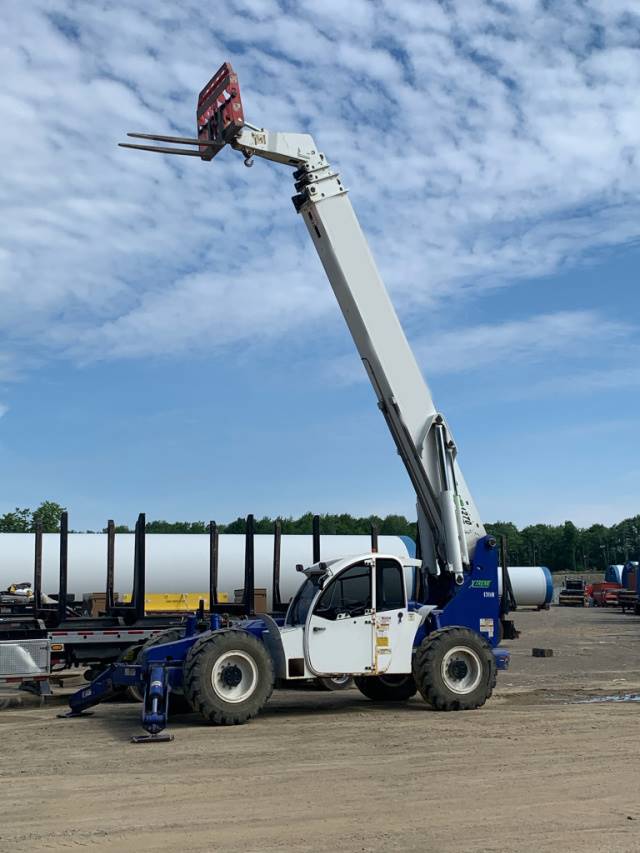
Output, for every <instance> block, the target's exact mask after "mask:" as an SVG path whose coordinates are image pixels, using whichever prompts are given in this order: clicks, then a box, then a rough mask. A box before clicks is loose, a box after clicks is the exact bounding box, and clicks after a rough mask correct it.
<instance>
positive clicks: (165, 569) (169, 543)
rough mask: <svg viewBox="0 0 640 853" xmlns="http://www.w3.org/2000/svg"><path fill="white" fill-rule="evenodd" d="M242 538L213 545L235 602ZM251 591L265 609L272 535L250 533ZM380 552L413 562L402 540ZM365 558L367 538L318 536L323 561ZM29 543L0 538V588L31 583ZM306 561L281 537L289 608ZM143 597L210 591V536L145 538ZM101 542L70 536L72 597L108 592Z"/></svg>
mask: <svg viewBox="0 0 640 853" xmlns="http://www.w3.org/2000/svg"><path fill="white" fill-rule="evenodd" d="M42 539H43V543H42V589H43V592H45V593H47V594H51V593H53V594H55V593H57V591H58V572H59V569H60V537H59V536H58V535H57V534H56V533H45V534H44V535H43V537H42ZM133 543H134V536H133V534H132V533H118V534H116V542H115V571H114V577H115V583H114V588H115V591H116V592H118V593H121V594H125V593H130V592H131V588H132V584H133ZM244 546H245V537H244V534H240V533H239V534H234V533H222V534H220V540H219V554H220V557H219V574H218V591H219V592H225V593H227V594H228V595H229V598H230V600H231V601H233V592H234V590H235V589H240V588H242V586H243V583H244ZM254 547H255V586H256V587H257V588H266V590H267V595H268V605H269V606H271V586H272V574H273V536H272V535H270V534H256V536H255V541H254ZM378 550H379V552H380V553H385V554H394V555H396V556H398V557H408V556H409V557H413V556H414V553H415V551H414V547H413V542H412V541H411V539H409V538H408V537H402V536H378ZM370 551H371V538H370V537H369V536H340V535H337V536H330V535H326V536H322V537H321V544H320V555H321V559H322V560H331V559H335V558H338V557H348V556H349V555H351V554H365V553H369V552H370ZM33 553H34V536H33V534H29V533H0V589H6V588H7V587H8V586H9V585H10V584H13V583H21V582H22V581H29V582H32V581H33ZM311 561H312V543H311V536H308V535H302V534H300V535H283V536H282V540H281V558H280V566H281V568H280V594H281V597H282V600H283V601H288V600H289V599H290V598H291V597H292V596H293V594H294V593H295V592H296V590H297V589H298V587H299V586H300V584H301V582H302V580H303V578H302V577H301V576H300V573H299V572H297V571H296V568H295V567H296V564H297V563H302V564H303V565H305V566H307V565H309V564H310V563H311ZM146 564H147V571H146V591H147V593H162V592H179V593H182V592H184V593H186V592H202V593H206V592H207V591H208V589H209V536H208V535H207V534H199V533H193V534H183V533H182V534H181V533H148V534H147V536H146ZM106 567H107V537H106V534H101V533H70V534H69V568H68V589H69V592H72V593H75V594H76V596H78V595H81V594H82V593H87V592H101V591H103V590H104V589H105V586H106V575H107V568H106Z"/></svg>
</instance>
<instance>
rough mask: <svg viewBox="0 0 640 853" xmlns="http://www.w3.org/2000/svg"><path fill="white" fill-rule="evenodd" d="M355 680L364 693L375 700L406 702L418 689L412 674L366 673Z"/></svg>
mask: <svg viewBox="0 0 640 853" xmlns="http://www.w3.org/2000/svg"><path fill="white" fill-rule="evenodd" d="M354 681H355V683H356V687H357V688H358V690H359V691H360V692H361V693H362V695H363V696H366V697H367V699H371V700H372V701H373V702H406V701H407V700H409V699H411V697H412V696H415V695H416V693H417V691H418V688H417V687H416V682H415V680H414V678H413V676H412V675H366V676H358V677H356V678H355V679H354Z"/></svg>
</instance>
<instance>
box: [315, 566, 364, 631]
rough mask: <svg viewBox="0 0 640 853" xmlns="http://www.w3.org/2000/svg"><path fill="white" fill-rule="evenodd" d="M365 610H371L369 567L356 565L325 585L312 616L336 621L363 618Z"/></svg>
mask: <svg viewBox="0 0 640 853" xmlns="http://www.w3.org/2000/svg"><path fill="white" fill-rule="evenodd" d="M367 610H371V567H370V566H367V565H365V563H356V564H355V565H354V566H350V567H349V568H348V569H346V570H345V571H344V572H342V573H341V574H340V575H338V577H337V578H335V580H332V581H331V582H330V583H329V584H328V585H327V588H326V589H325V591H324V592H323V593H322V595H321V596H320V598H319V599H318V603H317V604H316V608H315V610H314V615H315V616H320V617H321V618H322V619H331V620H336V619H338V618H346V617H350V616H364V614H365V612H366V611H367Z"/></svg>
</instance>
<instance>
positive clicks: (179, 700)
mask: <svg viewBox="0 0 640 853" xmlns="http://www.w3.org/2000/svg"><path fill="white" fill-rule="evenodd" d="M183 637H184V627H175V628H167V629H166V630H165V631H161V632H160V633H159V634H156V636H155V637H151V639H150V640H147V642H146V643H143V644H142V645H138V646H131V647H130V648H128V649H127V650H126V651H125V652H124V653H123V654H122V655H121V656H120V660H130V661H135V662H136V663H137V662H138V660H139V659H140V655H141V654H142V652H143V651H144V650H145V649H148V648H151V646H160V645H161V644H162V643H173V642H175V640H181V639H182V638H183ZM126 695H127V696H128V697H129V699H133V701H134V702H142V701H144V696H143V694H142V692H141V691H140V689H139V688H138V686H137V685H134V684H132V685H131V686H129V687H127V688H126ZM192 711H193V708H192V707H191V705H190V704H189V702H188V700H187V698H186V697H185V695H184V691H183V690H182V689H181V688H177V689H173V688H172V690H171V692H170V693H169V713H170V714H189V713H191V712H192Z"/></svg>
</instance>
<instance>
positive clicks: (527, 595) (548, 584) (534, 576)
mask: <svg viewBox="0 0 640 853" xmlns="http://www.w3.org/2000/svg"><path fill="white" fill-rule="evenodd" d="M509 579H510V581H511V588H512V590H513V596H514V598H515V600H516V604H517V605H518V607H543V606H544V605H545V604H551V602H552V600H553V578H552V576H551V572H550V571H549V569H548V568H547V567H546V566H509ZM498 589H499V591H500V595H502V572H498Z"/></svg>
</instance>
